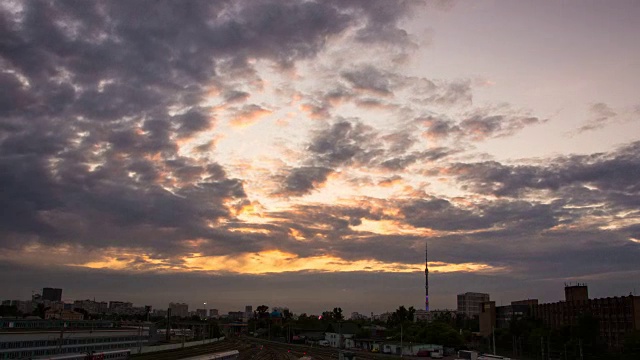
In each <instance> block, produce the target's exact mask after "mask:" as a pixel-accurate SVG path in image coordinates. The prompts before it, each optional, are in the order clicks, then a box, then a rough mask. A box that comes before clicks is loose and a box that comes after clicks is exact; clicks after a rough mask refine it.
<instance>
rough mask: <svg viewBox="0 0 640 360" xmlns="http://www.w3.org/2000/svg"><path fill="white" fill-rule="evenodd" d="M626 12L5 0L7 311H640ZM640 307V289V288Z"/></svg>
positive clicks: (634, 46) (371, 0)
mask: <svg viewBox="0 0 640 360" xmlns="http://www.w3.org/2000/svg"><path fill="white" fill-rule="evenodd" d="M638 18H640V3H639V2H637V1H622V0H620V1H607V2H604V1H563V2H557V1H518V2H515V1H491V0H482V1H473V2H456V1H426V2H423V1H386V0H381V1H376V0H352V1H338V0H335V1H332V0H327V1H285V0H283V1H280V0H251V1H249V0H247V1H179V2H177V1H66V0H63V1H11V0H9V1H3V2H2V3H1V4H0V34H1V36H0V189H1V190H0V204H1V205H2V216H1V217H0V283H1V284H2V286H0V299H27V298H29V297H30V296H31V294H32V292H33V291H36V292H38V291H40V289H41V288H43V287H61V288H63V299H64V300H67V301H72V300H74V299H86V298H90V299H93V298H95V299H97V300H102V301H110V300H126V301H132V302H134V303H135V304H136V305H147V304H148V305H153V306H154V307H155V308H166V307H167V305H168V303H169V302H170V301H173V302H187V303H188V304H189V305H190V308H192V309H195V308H202V307H203V306H204V303H205V302H206V303H207V307H209V308H218V309H220V310H221V311H235V310H239V309H244V306H245V305H253V306H254V307H256V306H258V305H261V304H265V305H268V306H270V307H276V306H286V307H289V308H290V309H291V310H292V311H293V312H294V313H303V312H307V313H320V312H322V311H324V310H329V309H333V308H334V307H341V308H342V309H343V310H344V311H345V312H346V313H351V312H354V311H357V312H360V313H365V314H368V313H369V312H375V313H381V312H384V311H392V310H394V309H396V308H397V307H398V306H400V305H405V306H414V307H415V308H423V306H424V266H425V264H424V263H425V258H424V252H425V244H427V243H428V249H429V271H430V277H429V282H430V301H431V308H432V309H436V308H440V309H443V308H455V307H456V294H458V293H464V292H467V291H474V292H487V293H489V294H490V295H491V299H492V300H495V301H496V303H497V305H501V304H505V305H506V304H509V302H510V301H514V300H521V299H527V298H537V299H539V300H540V301H541V302H554V301H560V300H562V299H563V287H564V285H565V284H567V283H575V282H581V283H587V284H588V286H589V293H590V296H591V297H606V296H624V295H628V294H629V293H633V292H636V291H640V261H638V259H639V258H640V95H639V93H638V90H637V89H638V83H639V82H640V42H638V41H637V35H638V33H640V23H639V22H638V21H637V19H638ZM636 293H637V292H636Z"/></svg>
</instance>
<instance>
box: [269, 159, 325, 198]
mask: <svg viewBox="0 0 640 360" xmlns="http://www.w3.org/2000/svg"><path fill="white" fill-rule="evenodd" d="M332 172H333V170H332V169H330V168H326V167H320V166H304V167H299V168H294V169H292V170H291V171H290V172H289V174H288V175H287V176H286V178H285V179H284V187H283V188H282V189H281V191H280V193H281V194H283V195H287V196H300V195H305V194H308V193H310V192H311V191H312V190H313V189H315V188H316V187H317V186H320V185H322V184H324V183H325V182H326V181H327V176H329V174H331V173H332Z"/></svg>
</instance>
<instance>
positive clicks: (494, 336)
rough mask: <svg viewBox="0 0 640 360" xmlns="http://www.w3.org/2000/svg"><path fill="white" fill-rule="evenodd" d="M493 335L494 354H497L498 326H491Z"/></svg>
mask: <svg viewBox="0 0 640 360" xmlns="http://www.w3.org/2000/svg"><path fill="white" fill-rule="evenodd" d="M491 337H492V338H493V355H495V354H496V328H495V327H492V328H491Z"/></svg>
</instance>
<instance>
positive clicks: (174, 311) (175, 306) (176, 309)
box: [169, 303, 189, 317]
mask: <svg viewBox="0 0 640 360" xmlns="http://www.w3.org/2000/svg"><path fill="white" fill-rule="evenodd" d="M169 309H170V310H171V316H177V317H187V316H189V305H187V304H185V303H169Z"/></svg>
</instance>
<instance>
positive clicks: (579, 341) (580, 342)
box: [578, 339, 583, 360]
mask: <svg viewBox="0 0 640 360" xmlns="http://www.w3.org/2000/svg"><path fill="white" fill-rule="evenodd" d="M578 345H580V360H582V359H583V357H582V339H579V340H578Z"/></svg>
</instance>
